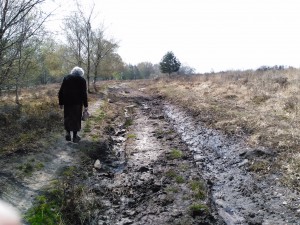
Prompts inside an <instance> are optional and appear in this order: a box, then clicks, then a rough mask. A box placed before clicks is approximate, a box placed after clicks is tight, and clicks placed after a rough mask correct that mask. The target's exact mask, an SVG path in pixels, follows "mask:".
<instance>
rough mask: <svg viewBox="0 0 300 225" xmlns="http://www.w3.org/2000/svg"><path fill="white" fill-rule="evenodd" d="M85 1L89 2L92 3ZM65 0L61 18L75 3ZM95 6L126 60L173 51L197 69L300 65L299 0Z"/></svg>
mask: <svg viewBox="0 0 300 225" xmlns="http://www.w3.org/2000/svg"><path fill="white" fill-rule="evenodd" d="M58 1H59V0H56V2H58ZM61 1H62V0H61ZM82 2H83V4H85V5H86V6H87V5H88V2H91V1H90V0H83V1H82ZM62 3H63V5H62V7H61V8H60V9H59V10H57V11H56V13H57V14H58V15H59V16H58V17H56V18H61V16H62V15H63V14H68V13H69V12H70V10H71V9H72V6H73V5H74V3H72V1H71V0H68V1H66V0H64V1H62ZM95 4H96V8H95V12H97V13H98V17H97V20H96V21H95V23H94V25H96V24H97V23H99V24H100V23H104V25H105V27H107V29H106V34H107V35H108V36H109V37H113V38H114V39H115V40H118V41H120V48H119V50H118V53H119V54H120V56H121V57H122V59H123V61H124V62H126V63H131V64H137V63H139V62H145V61H147V62H152V63H159V61H160V60H161V58H162V57H163V55H164V54H165V53H166V52H167V51H173V52H174V54H175V56H177V58H178V59H179V60H180V61H181V62H182V63H183V64H187V65H189V66H190V67H193V68H195V69H196V70H197V72H210V71H212V70H214V71H215V72H217V71H221V70H230V69H251V68H253V69H256V68H258V67H259V66H261V65H269V66H273V65H286V66H294V67H297V68H299V67H300V1H299V0H95ZM56 22H57V23H59V20H56ZM56 27H59V26H56Z"/></svg>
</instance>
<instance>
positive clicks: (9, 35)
mask: <svg viewBox="0 0 300 225" xmlns="http://www.w3.org/2000/svg"><path fill="white" fill-rule="evenodd" d="M44 1H45V0H22V1H19V0H0V89H1V88H2V86H3V84H5V83H8V82H11V81H12V80H14V84H15V88H16V102H17V103H18V89H19V84H20V79H21V77H22V76H23V75H24V74H25V73H26V70H24V69H25V67H23V66H24V65H25V63H23V58H22V57H23V55H24V54H23V53H24V46H25V43H28V42H30V40H31V39H32V38H33V37H34V36H36V35H38V34H39V31H40V30H41V28H42V25H43V24H44V22H45V20H46V19H47V18H48V17H49V16H50V14H51V13H49V14H44V13H43V12H42V11H41V10H40V9H39V8H38V6H39V5H41V4H42V3H43V2H44ZM21 65H22V66H21ZM17 68H18V69H17Z"/></svg>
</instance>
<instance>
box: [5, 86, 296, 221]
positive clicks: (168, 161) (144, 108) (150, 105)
mask: <svg viewBox="0 0 300 225" xmlns="http://www.w3.org/2000/svg"><path fill="white" fill-rule="evenodd" d="M106 97H107V98H108V100H107V101H108V102H109V103H107V104H109V105H110V106H113V109H114V112H115V114H116V115H115V116H114V117H113V118H111V121H109V123H107V127H104V128H103V130H105V133H99V132H98V131H97V130H96V128H95V130H93V131H91V133H90V134H89V137H88V139H83V140H82V142H81V144H80V146H81V149H83V151H81V153H82V152H84V154H85V155H86V156H88V157H89V160H88V161H85V162H84V163H83V162H82V155H81V154H79V149H78V145H76V144H72V143H69V144H66V143H65V141H64V140H63V138H61V137H60V138H58V139H57V143H56V144H55V146H54V147H53V148H50V149H49V150H48V151H47V152H40V153H34V154H26V155H22V156H20V155H16V156H12V157H10V158H6V159H3V160H1V161H0V163H1V165H3V166H2V169H1V173H0V176H1V181H0V183H1V190H0V194H1V198H2V199H5V200H7V201H9V202H12V203H13V204H14V205H16V206H18V208H19V209H21V210H22V211H23V212H24V211H26V210H27V209H28V208H30V206H31V204H32V202H33V199H34V197H35V196H37V195H38V194H39V193H40V191H41V189H43V187H44V186H45V185H47V184H49V183H50V182H51V180H53V179H55V178H56V177H57V173H58V171H59V170H60V168H62V167H64V166H72V165H76V166H80V170H81V172H82V173H84V174H88V175H87V176H86V177H85V178H84V180H83V179H82V177H80V176H79V178H78V179H77V180H75V182H74V186H75V185H78V186H79V187H82V186H84V188H82V190H83V189H84V190H86V192H85V193H83V194H81V198H82V199H81V200H80V204H81V205H77V206H76V205H75V208H74V213H75V211H76V210H78V209H79V210H81V211H80V212H79V214H78V212H77V214H78V215H77V216H78V217H79V218H80V221H79V220H78V221H77V223H78V224H91V225H93V224H97V225H105V224H106V225H107V224H109V225H113V224H114V225H125V224H133V225H142V224H143V225H144V224H145V225H146V224H149V225H152V224H163V225H194V224H214V225H218V224H245V225H246V224H264V225H276V224H278V225H282V224H300V218H299V217H300V210H299V209H300V196H299V193H295V192H292V191H291V190H289V189H288V188H286V187H283V186H281V185H280V182H279V180H280V178H281V177H280V174H272V175H270V174H268V173H266V174H264V175H261V176H258V175H257V174H256V173H254V172H252V171H253V170H254V169H255V168H254V165H255V164H252V162H255V160H256V159H264V160H272V158H274V156H273V155H271V154H270V151H268V150H267V149H263V148H259V149H251V148H250V147H248V146H247V145H246V144H245V143H244V142H243V140H242V139H238V138H228V137H226V136H223V135H222V134H221V133H219V132H217V131H215V130H211V129H208V128H206V127H205V126H204V125H203V124H202V123H201V122H199V120H197V118H194V117H193V116H191V115H189V114H188V113H187V112H186V111H185V110H183V109H180V108H179V107H177V106H174V105H171V104H169V103H167V102H165V101H164V100H163V99H161V98H157V97H153V96H148V95H147V94H145V93H143V92H142V91H139V90H134V89H131V88H130V87H129V86H127V85H126V84H125V83H122V84H119V85H114V86H111V87H110V88H109V89H108V95H107V96H106ZM100 104H101V102H100V101H99V102H97V104H96V105H95V106H94V107H93V110H97V109H98V108H99V107H100ZM97 132H98V133H97ZM99 137H101V138H100V139H99ZM96 160H97V161H98V162H100V163H98V164H97V165H95V166H94V163H95V161H96ZM28 163H29V164H31V165H33V167H34V168H38V167H39V165H40V168H39V169H34V170H33V172H32V173H31V175H30V176H25V177H24V178H22V179H21V178H20V175H19V174H18V172H17V171H18V169H16V168H17V167H18V166H19V165H23V166H24V167H23V168H22V169H23V171H24V169H26V165H27V166H28ZM86 163H88V164H86ZM41 165H43V166H41ZM251 168H252V170H251ZM78 204H79V203H78Z"/></svg>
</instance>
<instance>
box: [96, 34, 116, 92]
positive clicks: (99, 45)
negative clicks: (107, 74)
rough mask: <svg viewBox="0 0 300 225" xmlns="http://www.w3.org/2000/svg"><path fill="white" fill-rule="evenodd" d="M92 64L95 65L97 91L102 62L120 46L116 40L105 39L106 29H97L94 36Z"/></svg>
mask: <svg viewBox="0 0 300 225" xmlns="http://www.w3.org/2000/svg"><path fill="white" fill-rule="evenodd" d="M92 44H93V48H92V49H93V50H92V62H93V65H94V79H93V86H94V89H95V91H97V90H96V81H97V78H98V72H99V66H100V63H101V61H102V60H103V59H104V58H105V57H107V56H108V55H109V54H111V53H113V52H114V51H115V50H116V49H117V48H118V44H117V43H116V42H115V41H114V40H110V41H108V40H106V39H105V38H104V29H102V28H101V29H97V30H96V31H95V32H94V33H93V36H92Z"/></svg>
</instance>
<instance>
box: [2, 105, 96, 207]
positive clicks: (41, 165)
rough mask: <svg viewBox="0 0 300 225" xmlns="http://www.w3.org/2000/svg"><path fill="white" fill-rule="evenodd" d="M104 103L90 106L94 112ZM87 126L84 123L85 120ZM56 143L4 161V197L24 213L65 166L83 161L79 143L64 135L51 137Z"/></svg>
mask: <svg viewBox="0 0 300 225" xmlns="http://www.w3.org/2000/svg"><path fill="white" fill-rule="evenodd" d="M100 105H101V101H100V100H99V101H97V102H96V103H95V104H94V105H93V106H92V107H90V111H91V113H93V112H95V111H96V110H97V109H98V108H99V107H100ZM83 126H84V123H83ZM49 138H51V139H52V140H51V143H53V144H54V145H53V146H49V148H48V149H47V150H43V149H41V150H40V151H39V152H30V153H23V154H19V153H16V154H13V155H11V156H9V157H5V158H4V159H1V160H0V165H1V172H0V176H1V180H0V187H1V189H0V197H1V199H3V200H5V201H7V202H10V203H11V204H13V205H14V206H16V207H17V208H18V209H19V210H20V211H21V212H22V213H24V212H26V211H27V210H28V209H29V208H30V207H31V206H32V204H33V202H34V200H35V197H36V196H38V195H39V194H40V193H41V191H42V190H43V189H44V188H45V187H47V186H49V184H51V182H52V181H54V180H55V179H56V178H57V177H58V173H59V171H60V170H61V169H62V168H64V167H69V166H73V165H76V164H77V162H78V161H79V159H78V154H76V153H77V151H78V150H77V148H76V145H77V144H74V143H72V142H69V143H68V142H66V141H65V139H64V134H60V136H55V137H49Z"/></svg>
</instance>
